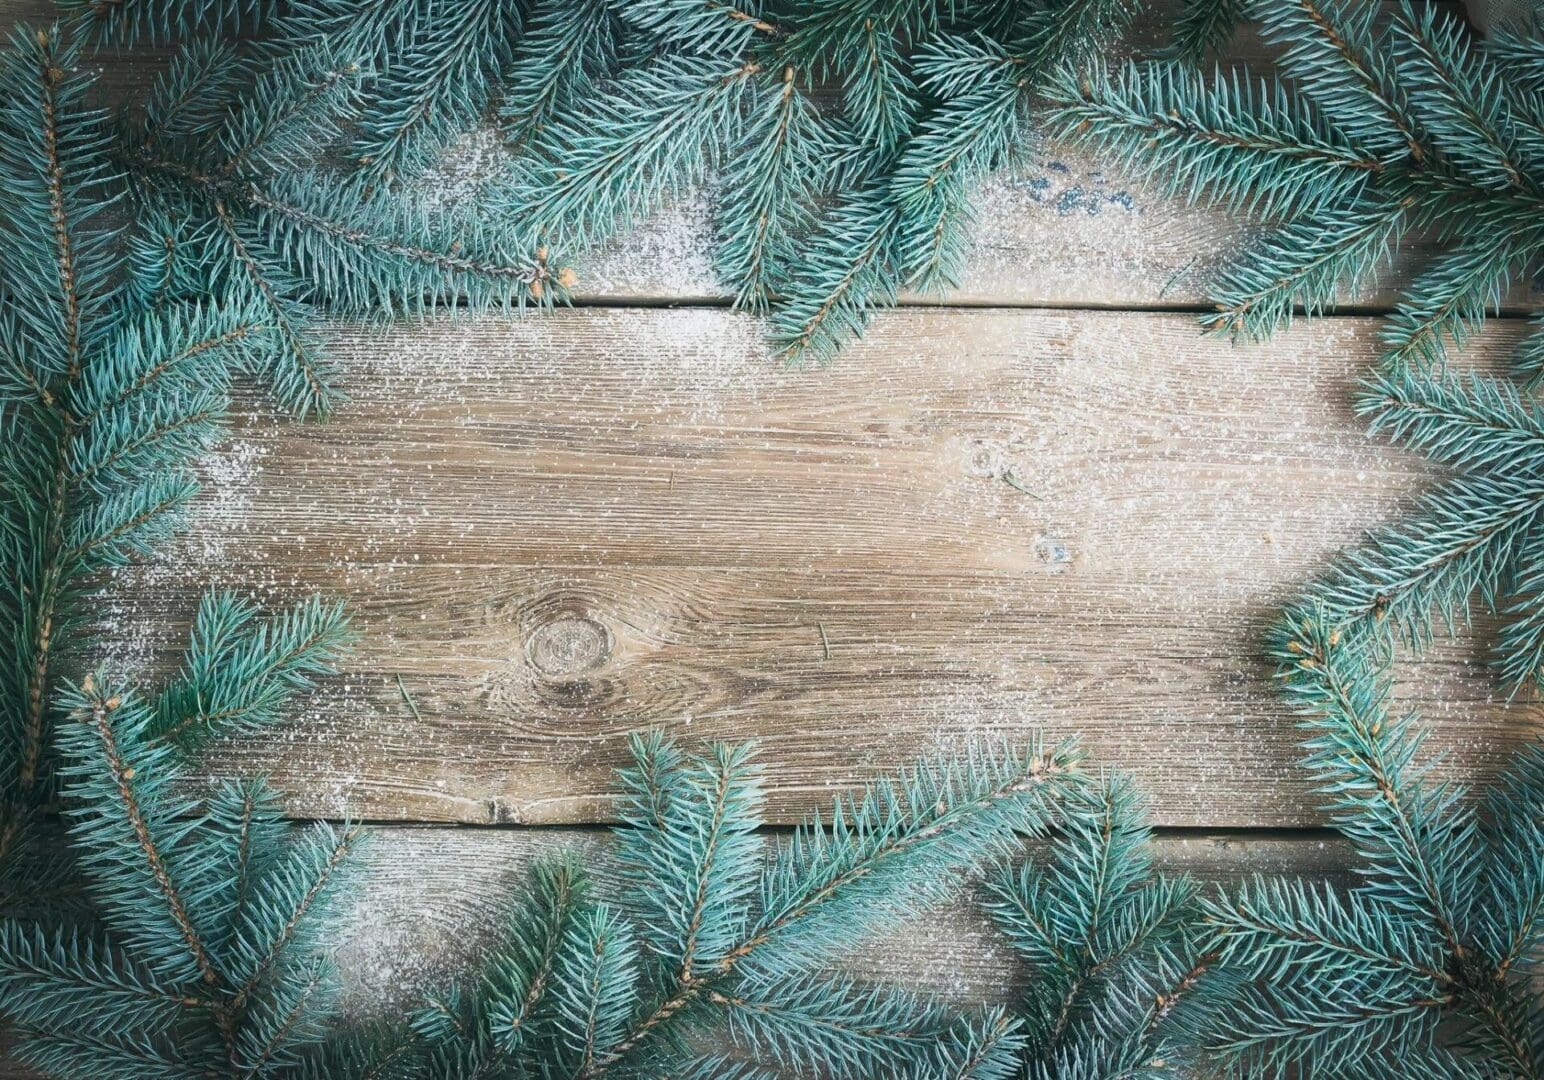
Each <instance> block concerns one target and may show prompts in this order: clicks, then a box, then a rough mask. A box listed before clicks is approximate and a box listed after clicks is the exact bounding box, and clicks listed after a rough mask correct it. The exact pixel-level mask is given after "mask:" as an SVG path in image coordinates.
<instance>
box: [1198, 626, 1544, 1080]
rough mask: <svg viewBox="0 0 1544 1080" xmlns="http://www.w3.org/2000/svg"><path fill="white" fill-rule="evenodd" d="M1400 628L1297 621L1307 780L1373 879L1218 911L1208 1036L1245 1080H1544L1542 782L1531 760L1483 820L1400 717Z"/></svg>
mask: <svg viewBox="0 0 1544 1080" xmlns="http://www.w3.org/2000/svg"><path fill="white" fill-rule="evenodd" d="M1392 641H1393V639H1392V637H1391V636H1390V633H1389V630H1388V628H1387V627H1386V626H1385V625H1384V624H1383V622H1382V621H1381V620H1380V619H1379V618H1378V616H1376V615H1374V614H1362V615H1359V616H1351V617H1343V616H1339V615H1331V614H1329V610H1328V609H1326V608H1325V607H1324V606H1322V605H1320V604H1319V603H1318V602H1317V601H1316V599H1312V598H1311V599H1310V601H1309V604H1308V606H1305V607H1303V608H1300V609H1297V610H1294V611H1293V612H1292V613H1290V614H1289V615H1288V617H1287V618H1286V620H1284V622H1283V623H1282V626H1281V629H1280V632H1279V634H1278V637H1277V640H1276V643H1275V655H1276V657H1277V659H1278V660H1279V661H1280V663H1281V665H1282V667H1281V682H1282V686H1283V688H1284V690H1285V692H1286V694H1287V696H1288V698H1289V699H1290V700H1291V701H1292V702H1293V703H1294V705H1295V706H1296V708H1297V710H1298V712H1299V714H1300V716H1301V717H1302V726H1303V727H1304V729H1305V730H1306V731H1307V732H1308V735H1309V738H1308V741H1307V742H1306V744H1305V747H1306V749H1307V751H1308V756H1307V758H1306V761H1305V765H1306V767H1307V768H1308V769H1309V770H1310V771H1311V772H1312V773H1313V775H1314V776H1315V778H1316V779H1317V781H1318V783H1319V789H1320V791H1321V792H1322V793H1323V794H1324V795H1325V796H1326V797H1327V799H1328V805H1327V809H1328V811H1329V812H1330V814H1331V815H1332V820H1333V822H1334V824H1335V825H1336V827H1337V828H1338V829H1340V831H1341V832H1342V833H1343V834H1344V835H1345V836H1346V837H1347V838H1348V839H1349V840H1350V841H1351V842H1352V844H1353V845H1354V847H1355V849H1356V851H1357V853H1358V855H1359V856H1360V857H1361V859H1362V860H1363V863H1364V865H1363V866H1362V867H1360V868H1359V880H1360V883H1359V884H1357V885H1355V886H1353V887H1351V888H1350V889H1349V890H1340V889H1337V888H1333V887H1330V886H1327V885H1323V884H1316V883H1312V882H1306V881H1300V880H1299V881H1265V880H1261V881H1257V882H1255V883H1253V884H1250V885H1247V886H1245V887H1243V888H1241V889H1239V890H1238V891H1236V892H1233V893H1230V894H1227V895H1225V896H1222V897H1220V898H1217V899H1214V900H1208V901H1207V902H1206V903H1205V911H1206V919H1207V921H1208V923H1209V924H1210V925H1211V926H1212V927H1214V929H1215V932H1216V945H1215V948H1216V949H1217V951H1218V953H1219V963H1218V970H1219V971H1220V972H1221V973H1222V974H1224V975H1226V976H1230V977H1232V978H1233V980H1234V982H1233V984H1232V985H1231V986H1229V989H1228V993H1226V994H1224V995H1217V996H1216V998H1215V1001H1216V1003H1217V1004H1216V1008H1215V1011H1214V1013H1213V1015H1212V1017H1211V1019H1210V1022H1209V1024H1208V1025H1206V1026H1205V1027H1204V1028H1203V1029H1202V1039H1203V1041H1204V1043H1205V1044H1206V1045H1207V1047H1208V1049H1210V1050H1211V1051H1213V1052H1215V1053H1217V1054H1220V1055H1221V1056H1222V1057H1223V1058H1224V1059H1225V1060H1228V1061H1230V1062H1231V1063H1232V1064H1233V1065H1234V1067H1235V1068H1237V1069H1238V1070H1239V1071H1240V1072H1241V1073H1243V1074H1246V1075H1251V1076H1254V1075H1259V1076H1289V1075H1292V1076H1337V1077H1339V1076H1352V1077H1362V1076H1365V1077H1377V1076H1391V1075H1398V1076H1401V1077H1403V1076H1411V1077H1431V1078H1436V1077H1482V1076H1487V1077H1488V1076H1517V1077H1527V1076H1537V1075H1540V1072H1541V1070H1544V1008H1541V1003H1540V1001H1539V998H1538V995H1537V992H1536V989H1535V988H1534V987H1533V986H1532V985H1531V973H1530V972H1531V965H1532V963H1533V961H1534V958H1535V957H1536V956H1537V953H1538V947H1539V945H1540V940H1539V938H1540V932H1541V930H1544V922H1541V916H1544V768H1541V766H1540V762H1541V760H1544V758H1541V755H1540V753H1539V750H1538V747H1536V746H1535V747H1532V748H1529V749H1527V750H1525V751H1523V752H1522V754H1521V755H1520V756H1519V758H1518V760H1517V761H1516V762H1515V763H1514V764H1513V766H1512V767H1511V769H1510V770H1509V771H1508V772H1507V774H1506V775H1505V776H1503V778H1502V779H1501V780H1500V781H1499V782H1498V783H1497V784H1496V786H1495V787H1494V788H1493V789H1492V791H1491V792H1490V793H1489V796H1488V799H1487V802H1486V804H1485V805H1484V806H1483V807H1482V808H1481V812H1477V810H1476V806H1475V804H1474V802H1473V801H1471V800H1470V799H1469V798H1468V793H1467V792H1465V791H1464V790H1462V789H1460V788H1459V787H1457V786H1455V785H1453V784H1450V783H1445V782H1442V781H1439V780H1436V779H1434V778H1433V777H1432V776H1431V775H1430V774H1429V767H1428V766H1427V765H1426V764H1424V763H1423V762H1422V760H1421V758H1422V754H1421V742H1422V738H1421V731H1420V729H1419V726H1418V721H1417V720H1416V719H1415V718H1414V717H1411V716H1408V715H1404V716H1401V715H1399V714H1397V713H1395V712H1393V711H1392V708H1391V703H1390V693H1391V679H1390V675H1389V648H1390V646H1391V644H1392Z"/></svg>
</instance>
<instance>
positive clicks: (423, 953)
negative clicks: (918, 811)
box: [335, 828, 1351, 1015]
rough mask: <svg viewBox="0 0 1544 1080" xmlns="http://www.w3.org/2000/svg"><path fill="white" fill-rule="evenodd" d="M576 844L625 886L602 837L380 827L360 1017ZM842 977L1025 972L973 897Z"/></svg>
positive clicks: (1238, 846)
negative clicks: (546, 861) (551, 855)
mask: <svg viewBox="0 0 1544 1080" xmlns="http://www.w3.org/2000/svg"><path fill="white" fill-rule="evenodd" d="M562 846H578V847H580V848H581V849H582V850H585V851H586V852H587V853H589V854H588V855H587V858H586V863H587V865H589V866H590V867H591V868H592V869H593V871H594V873H595V875H596V878H597V882H596V888H597V895H599V896H602V897H607V896H610V897H615V896H617V895H618V893H619V891H620V889H621V888H622V884H621V882H620V881H619V880H618V878H617V872H616V865H615V862H614V860H612V859H611V858H610V857H609V856H608V854H607V851H606V848H607V846H608V841H607V840H606V839H605V836H604V834H603V833H596V832H575V831H572V830H562V829H558V830H550V829H547V830H530V829H444V828H393V829H381V830H379V831H378V833H377V834H376V835H375V836H374V837H373V839H372V842H371V844H370V845H369V846H368V847H367V848H366V849H365V855H364V866H363V867H362V868H361V869H362V873H363V877H362V883H361V887H360V889H359V892H358V894H357V895H358V899H357V901H356V902H355V903H354V904H353V905H352V907H351V908H350V909H349V910H348V911H346V912H345V913H343V914H342V916H341V918H340V920H339V932H338V936H337V938H336V939H335V940H336V944H337V950H338V951H337V961H338V965H339V968H340V971H341V974H342V977H343V978H344V980H345V982H346V985H347V988H348V989H347V998H346V1000H347V1004H348V1007H349V1008H350V1009H351V1010H352V1011H353V1012H354V1013H355V1014H356V1015H367V1014H372V1013H375V1012H386V1013H391V1012H393V1011H395V1010H400V1009H402V1008H404V1007H407V1006H410V1005H411V1004H412V1003H413V1002H414V1001H415V1000H416V998H417V995H419V994H421V993H422V992H423V991H425V990H426V989H430V988H433V987H435V986H438V985H442V984H443V983H444V982H445V981H446V980H448V979H450V978H454V977H455V976H456V975H457V974H459V973H461V972H465V971H467V970H469V969H473V968H474V967H475V965H476V963H477V962H478V960H479V959H480V958H482V957H483V956H484V955H486V950H487V948H488V946H489V945H490V944H491V943H492V942H494V941H496V940H498V937H499V934H500V931H501V928H502V926H503V919H504V917H505V913H506V912H507V911H508V910H509V904H510V903H512V902H513V900H514V898H515V897H516V896H517V895H518V892H519V889H520V886H521V883H522V882H523V881H524V874H525V871H526V868H527V867H528V866H529V864H530V862H531V860H532V859H533V858H534V857H536V856H537V855H538V854H540V853H544V852H550V851H553V850H554V849H556V848H558V847H562ZM1155 848H1156V851H1155V856H1156V865H1157V868H1158V869H1160V870H1163V871H1165V872H1169V873H1179V872H1184V873H1189V874H1191V875H1193V876H1195V877H1197V878H1198V879H1200V880H1202V881H1206V882H1216V883H1228V882H1236V881H1239V880H1241V879H1243V878H1246V877H1248V876H1250V875H1252V874H1284V875H1303V876H1310V877H1324V876H1330V877H1340V876H1344V875H1345V874H1346V872H1347V870H1348V868H1349V866H1350V865H1351V852H1350V850H1349V849H1348V848H1347V847H1346V846H1345V845H1344V844H1343V843H1342V842H1341V841H1339V840H1337V839H1333V838H1331V837H1329V836H1328V834H1326V836H1324V837H1319V836H1309V837H1295V838H1271V839H1256V838H1247V839H1246V838H1238V837H1229V836H1220V835H1208V834H1197V835H1194V836H1186V837H1174V836H1165V837H1160V838H1159V839H1158V840H1157V841H1155ZM854 944H855V947H854V950H853V953H852V955H851V959H850V961H849V963H848V964H847V965H846V967H847V969H848V970H849V971H850V972H851V973H853V974H856V975H858V976H859V977H862V978H871V979H889V980H894V981H898V982H900V983H902V984H904V985H906V986H908V987H911V988H912V989H915V990H918V991H920V992H925V993H930V994H936V995H939V996H940V997H943V998H945V999H948V1000H952V1001H954V1002H957V1003H960V1004H975V1003H980V1002H986V1001H995V1002H1010V1001H1012V1000H1013V998H1014V997H1015V995H1016V994H1017V992H1018V991H1019V990H1021V989H1022V987H1023V985H1024V981H1025V977H1026V972H1025V971H1024V970H1023V969H1022V967H1021V966H1020V965H1019V963H1018V962H1017V961H1016V959H1015V958H1014V957H1013V955H1012V953H1011V951H1010V950H1008V949H1007V948H1006V947H1005V946H1004V943H1003V942H1002V940H1001V938H999V937H998V935H997V934H996V933H995V931H993V929H992V928H991V926H990V925H989V924H988V923H987V921H986V920H985V919H984V918H983V917H982V916H981V915H980V913H979V912H978V911H977V910H975V909H974V908H973V907H972V906H971V900H970V897H969V895H968V894H967V895H964V896H962V897H961V899H960V900H959V901H958V902H957V903H955V904H954V905H952V906H951V907H949V908H946V909H944V910H943V911H940V912H938V913H936V914H930V915H929V916H928V917H927V918H926V919H925V920H923V921H920V922H918V923H915V924H912V925H910V926H907V927H904V928H903V929H902V930H901V931H900V932H899V933H897V934H895V935H893V936H890V937H887V938H883V939H878V940H873V941H867V942H857V943H854Z"/></svg>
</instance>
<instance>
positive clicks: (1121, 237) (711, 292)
mask: <svg viewBox="0 0 1544 1080" xmlns="http://www.w3.org/2000/svg"><path fill="white" fill-rule="evenodd" d="M51 11H52V5H51V4H50V3H49V0H0V30H5V29H9V27H10V26H11V25H12V24H14V23H15V22H17V21H29V22H33V23H36V22H40V21H45V20H46V19H47V18H49V17H50V13H51ZM1167 21H1168V12H1167V11H1166V10H1165V9H1163V8H1162V7H1161V6H1160V7H1158V8H1156V9H1155V11H1154V13H1152V14H1151V15H1149V16H1148V17H1146V18H1145V19H1144V20H1143V21H1142V22H1140V23H1139V24H1138V27H1137V29H1136V30H1135V31H1134V33H1133V35H1132V39H1131V41H1130V43H1129V48H1131V49H1133V50H1139V49H1144V48H1147V47H1150V46H1151V45H1153V44H1155V43H1157V42H1159V41H1162V40H1166V35H1167ZM1270 55H1271V50H1270V49H1269V48H1268V47H1267V46H1266V45H1265V44H1264V43H1263V42H1261V41H1260V39H1259V37H1258V35H1257V34H1255V33H1254V32H1253V31H1252V30H1251V29H1250V28H1248V27H1244V28H1242V29H1241V30H1240V32H1239V34H1238V35H1237V37H1236V39H1235V41H1234V43H1233V44H1232V46H1231V47H1230V49H1229V51H1228V61H1229V62H1230V63H1234V64H1240V65H1248V66H1250V67H1252V68H1254V69H1258V70H1266V69H1268V66H1269V57H1270ZM164 57H165V50H157V49H148V48H140V49H136V50H134V51H132V52H130V53H123V52H119V51H107V52H104V53H102V54H100V56H99V57H98V58H97V59H96V61H95V62H96V63H97V64H99V66H100V67H101V68H102V70H103V79H104V83H105V86H106V87H107V90H108V92H109V95H110V96H111V97H112V98H113V99H114V100H133V99H134V98H136V97H138V96H140V95H143V94H144V92H145V90H146V88H147V87H148V85H149V83H150V80H151V79H152V78H153V77H154V75H155V73H156V72H157V71H158V70H160V68H161V66H162V65H163V64H164ZM503 156H504V155H503V151H502V149H501V147H500V144H499V140H498V138H497V136H496V134H494V133H493V132H491V131H482V132H478V133H476V134H475V135H472V136H469V137H468V138H466V139H465V140H463V141H462V142H461V143H460V144H459V145H458V146H457V147H456V148H455V149H454V150H453V151H452V152H451V153H450V154H449V155H448V157H447V160H446V161H445V163H444V165H443V167H442V168H441V169H440V170H439V172H438V175H437V176H436V177H435V179H434V180H433V181H432V182H431V183H430V184H429V185H428V189H429V192H430V194H431V196H432V197H433V198H434V199H436V200H438V201H443V202H451V201H457V200H463V199H467V198H470V197H472V196H473V195H474V193H475V191H476V188H477V186H478V184H479V183H481V182H482V181H484V180H486V179H487V178H488V177H489V176H490V175H492V174H493V173H494V172H495V171H496V170H497V168H498V166H499V163H500V161H501V160H502V159H503ZM979 209H980V215H979V216H980V220H981V222H982V225H981V228H980V235H979V237H978V241H979V243H978V246H977V248H976V250H975V252H974V254H973V255H972V257H971V258H970V260H969V262H968V265H967V269H966V272H965V274H964V278H963V280H962V282H961V287H960V288H959V289H958V290H955V291H953V292H950V293H949V294H948V295H947V296H945V297H942V298H937V297H911V298H909V300H908V302H924V303H936V302H939V300H940V299H941V300H942V302H944V303H948V304H975V305H1004V304H1015V305H1036V306H1051V307H1056V306H1078V307H1082V306H1093V307H1110V308H1134V307H1151V306H1155V305H1158V306H1173V305H1187V304H1189V305H1193V304H1201V303H1205V301H1206V291H1205V286H1206V283H1207V282H1208V280H1210V278H1211V277H1212V275H1213V273H1214V272H1215V271H1216V270H1217V269H1218V268H1219V267H1220V266H1221V265H1223V264H1224V263H1226V262H1227V261H1229V259H1230V258H1231V256H1233V255H1235V254H1236V253H1237V252H1238V250H1239V249H1240V246H1241V245H1242V244H1244V243H1245V242H1246V240H1247V237H1248V236H1249V235H1250V229H1249V228H1248V227H1247V226H1245V225H1243V224H1242V223H1241V222H1240V220H1239V219H1238V217H1237V216H1236V215H1229V214H1226V213H1222V212H1218V211H1212V210H1201V209H1187V208H1184V207H1182V206H1179V205H1177V204H1176V203H1175V202H1174V200H1172V199H1169V198H1167V197H1165V196H1163V195H1161V194H1159V193H1157V192H1155V191H1152V190H1150V189H1148V188H1145V187H1143V186H1142V185H1138V184H1132V183H1130V182H1128V181H1127V180H1125V179H1122V178H1121V177H1120V176H1118V175H1116V174H1113V173H1110V172H1108V171H1107V170H1106V169H1105V168H1104V167H1103V166H1101V165H1100V164H1099V163H1098V162H1097V161H1095V160H1093V159H1092V158H1091V157H1090V156H1089V155H1087V154H1084V153H1082V152H1079V151H1075V150H1071V149H1068V148H1066V147H1062V146H1057V145H1055V144H1051V145H1049V146H1048V147H1047V149H1046V152H1045V153H1044V154H1042V155H1040V156H1038V157H1037V158H1036V159H1034V160H1033V161H1032V162H1030V163H1028V164H1026V165H1025V166H1024V167H1023V168H1022V169H1021V170H1019V171H1018V172H1017V173H1016V174H1014V175H1009V176H1003V177H1000V178H998V179H995V180H993V181H991V182H989V183H988V184H986V185H985V187H984V188H983V189H982V191H981V193H980V198H979ZM712 231H713V230H712V225H711V221H710V216H709V212H708V204H707V199H706V197H702V198H696V199H688V200H686V201H684V202H682V203H680V204H678V205H675V206H673V207H671V208H670V209H668V210H666V211H664V212H663V213H661V214H660V215H658V216H657V217H656V218H655V219H653V220H651V221H650V222H648V223H646V224H645V225H644V226H642V227H641V228H639V229H638V230H636V231H635V232H633V233H632V234H630V235H627V236H625V237H623V238H621V239H619V240H618V241H617V242H616V243H614V244H613V245H611V246H610V247H609V248H608V249H607V250H605V251H603V252H599V253H595V254H590V255H582V256H581V257H580V258H579V259H578V261H577V265H578V269H579V273H580V283H579V287H578V290H577V297H578V299H579V300H580V301H581V302H592V303H593V302H615V301H624V302H644V301H652V302H661V301H678V302H680V301H699V302H700V301H703V300H712V299H716V300H723V299H725V298H726V297H727V294H726V293H725V292H724V290H722V289H720V288H719V287H718V286H717V284H716V283H715V281H714V279H713V274H712V267H711V256H710V248H711V236H712ZM1431 251H1432V248H1431V246H1430V244H1429V243H1427V242H1426V241H1425V240H1424V239H1422V238H1421V237H1419V236H1411V237H1410V238H1409V239H1408V243H1407V245H1406V250H1405V251H1403V252H1402V254H1401V255H1400V256H1399V258H1398V259H1397V260H1396V261H1395V264H1394V266H1393V268H1392V269H1391V271H1390V272H1389V273H1388V275H1387V276H1386V278H1385V280H1386V281H1387V282H1389V283H1397V282H1398V281H1400V280H1402V279H1404V278H1407V277H1408V275H1409V272H1410V270H1411V268H1413V267H1416V266H1419V265H1421V264H1422V263H1423V262H1424V261H1425V260H1426V259H1427V258H1428V257H1429V256H1430V254H1431ZM1537 299H1538V297H1537V294H1536V293H1532V292H1530V291H1529V289H1528V288H1527V286H1519V287H1518V288H1517V289H1516V290H1514V291H1513V293H1512V294H1511V296H1510V298H1509V300H1508V304H1509V307H1511V308H1514V309H1519V310H1521V309H1525V308H1527V307H1529V306H1532V305H1533V304H1534V303H1535V302H1536V301H1537ZM1345 300H1346V302H1348V303H1355V304H1360V305H1370V306H1375V307H1386V306H1388V305H1390V304H1391V303H1392V302H1393V300H1394V292H1393V291H1392V289H1391V288H1389V287H1383V286H1380V287H1377V288H1372V289H1369V290H1367V291H1365V292H1362V293H1360V294H1356V295H1350V294H1348V295H1347V296H1346V297H1345Z"/></svg>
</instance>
